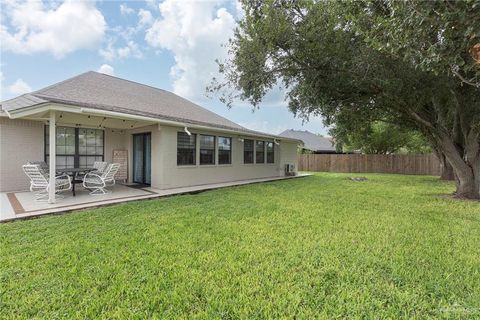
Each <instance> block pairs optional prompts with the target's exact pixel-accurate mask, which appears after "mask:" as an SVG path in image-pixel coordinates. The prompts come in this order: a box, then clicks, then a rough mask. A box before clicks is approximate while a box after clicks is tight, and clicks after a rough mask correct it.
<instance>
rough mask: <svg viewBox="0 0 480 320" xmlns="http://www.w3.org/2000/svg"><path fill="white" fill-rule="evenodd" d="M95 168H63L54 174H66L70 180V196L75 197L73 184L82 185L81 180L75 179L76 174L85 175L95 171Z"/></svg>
mask: <svg viewBox="0 0 480 320" xmlns="http://www.w3.org/2000/svg"><path fill="white" fill-rule="evenodd" d="M95 170H96V169H95V168H63V169H56V170H55V172H56V173H57V174H62V173H66V174H68V175H69V176H70V177H71V178H72V194H73V196H74V197H75V184H76V183H82V182H83V180H79V179H76V176H77V174H79V173H82V174H87V173H89V172H91V171H95Z"/></svg>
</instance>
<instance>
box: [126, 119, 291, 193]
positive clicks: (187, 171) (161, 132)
mask: <svg viewBox="0 0 480 320" xmlns="http://www.w3.org/2000/svg"><path fill="white" fill-rule="evenodd" d="M178 131H183V128H181V127H169V126H161V127H160V129H159V128H158V127H154V128H153V129H152V131H151V132H152V187H154V188H159V189H168V188H176V187H183V186H194V185H202V184H209V183H218V182H225V181H236V180H244V179H253V178H266V177H276V176H282V175H284V164H285V163H294V164H295V165H296V162H297V158H296V153H297V149H296V148H297V147H296V144H295V143H284V142H281V143H280V145H279V146H278V145H275V162H274V163H271V164H270V163H262V164H244V163H243V142H242V141H241V140H240V138H244V137H243V136H239V135H235V134H226V133H225V134H223V133H218V132H212V131H198V130H193V129H190V132H191V133H196V134H197V139H198V134H209V135H216V136H225V137H232V164H229V165H218V164H216V165H200V164H199V162H200V161H199V147H200V146H199V143H198V140H197V161H196V163H197V164H196V165H193V166H178V165H177V132H178ZM259 140H267V139H263V138H259ZM270 141H271V140H270ZM154 148H155V149H154ZM130 153H131V152H130ZM216 157H217V158H218V153H217V154H216ZM217 163H218V159H217ZM130 171H131V170H130Z"/></svg>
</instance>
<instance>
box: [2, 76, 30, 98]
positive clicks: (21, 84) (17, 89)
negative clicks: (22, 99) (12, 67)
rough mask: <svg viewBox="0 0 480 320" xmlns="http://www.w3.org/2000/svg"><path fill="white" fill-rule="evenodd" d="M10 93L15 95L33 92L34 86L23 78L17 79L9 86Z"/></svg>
mask: <svg viewBox="0 0 480 320" xmlns="http://www.w3.org/2000/svg"><path fill="white" fill-rule="evenodd" d="M7 90H8V93H10V94H13V95H21V94H24V93H28V92H32V88H31V87H30V86H29V85H28V84H27V83H26V82H25V81H23V80H22V79H17V81H15V82H14V83H13V84H11V85H10V86H8V87H7Z"/></svg>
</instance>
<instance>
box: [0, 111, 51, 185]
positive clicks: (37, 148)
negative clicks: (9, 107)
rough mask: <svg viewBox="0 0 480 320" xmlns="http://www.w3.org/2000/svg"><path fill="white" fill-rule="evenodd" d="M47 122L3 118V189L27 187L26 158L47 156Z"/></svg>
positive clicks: (0, 152) (0, 168) (0, 128)
mask: <svg viewBox="0 0 480 320" xmlns="http://www.w3.org/2000/svg"><path fill="white" fill-rule="evenodd" d="M43 128H44V124H43V123H42V122H38V121H28V120H11V119H8V118H5V117H0V192H5V191H18V190H26V189H28V188H29V186H30V183H29V180H28V178H27V176H26V175H25V173H23V171H22V164H25V163H26V162H27V161H35V160H40V161H41V160H43V159H44V141H43V140H44V131H43V130H44V129H43Z"/></svg>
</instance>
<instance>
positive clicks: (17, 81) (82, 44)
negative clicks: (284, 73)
mask: <svg viewBox="0 0 480 320" xmlns="http://www.w3.org/2000/svg"><path fill="white" fill-rule="evenodd" d="M1 6H2V7H1V13H0V17H1V26H0V43H1V59H0V71H1V74H0V78H1V85H0V89H1V100H5V99H9V98H12V97H15V96H18V95H20V94H23V93H26V92H29V91H32V90H38V89H40V88H43V87H45V86H48V85H50V84H53V83H55V82H59V81H62V80H64V79H66V78H69V77H72V76H75V75H77V74H80V73H83V72H85V71H88V70H94V71H99V72H104V73H108V74H112V75H115V76H117V77H120V78H125V79H129V80H133V81H137V82H140V83H145V84H148V85H151V86H154V87H158V88H162V89H165V90H169V91H172V92H175V93H176V94H178V95H180V96H182V97H185V98H187V99H189V100H191V101H193V102H196V103H198V104H199V105H201V106H203V107H205V108H208V109H210V110H212V111H214V112H216V113H218V114H220V115H222V116H224V117H226V118H229V119H231V120H233V121H235V122H237V123H239V124H241V125H243V126H246V127H248V128H250V129H254V130H260V131H265V132H269V133H274V134H277V133H280V132H281V131H283V130H285V129H291V128H293V129H298V130H309V131H312V132H315V133H321V134H326V133H327V130H326V129H325V128H324V126H323V125H322V121H321V119H319V118H313V119H311V120H310V122H308V123H305V124H302V120H300V119H296V118H294V116H293V114H292V113H290V112H289V111H288V109H287V107H286V105H287V103H286V102H285V101H284V92H283V91H282V90H281V89H280V88H276V89H275V90H272V92H270V93H269V94H268V95H267V97H266V98H265V100H264V103H263V104H262V105H261V107H260V109H259V110H255V112H252V107H251V106H249V105H247V104H245V103H240V102H238V103H235V104H234V105H233V108H231V109H228V108H227V107H226V106H225V105H224V104H222V103H221V102H219V101H218V99H216V98H215V97H213V98H211V97H210V98H208V97H206V95H205V87H206V86H207V85H208V84H209V82H210V80H211V78H212V77H213V76H217V77H218V74H217V66H216V63H215V59H225V58H226V57H227V52H226V49H225V47H223V46H222V44H224V43H226V41H227V39H228V38H229V37H230V36H231V34H232V29H233V28H234V27H235V25H236V20H237V19H238V18H239V17H240V16H241V8H240V7H239V5H238V3H236V2H234V1H222V0H212V1H189V0H186V1H185V0H183V1H182V0H165V1H157V0H149V1H96V2H94V1H74V0H67V1H48V2H47V1H43V2H42V1H39V0H35V1H31V0H27V1H25V0H2V2H1Z"/></svg>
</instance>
